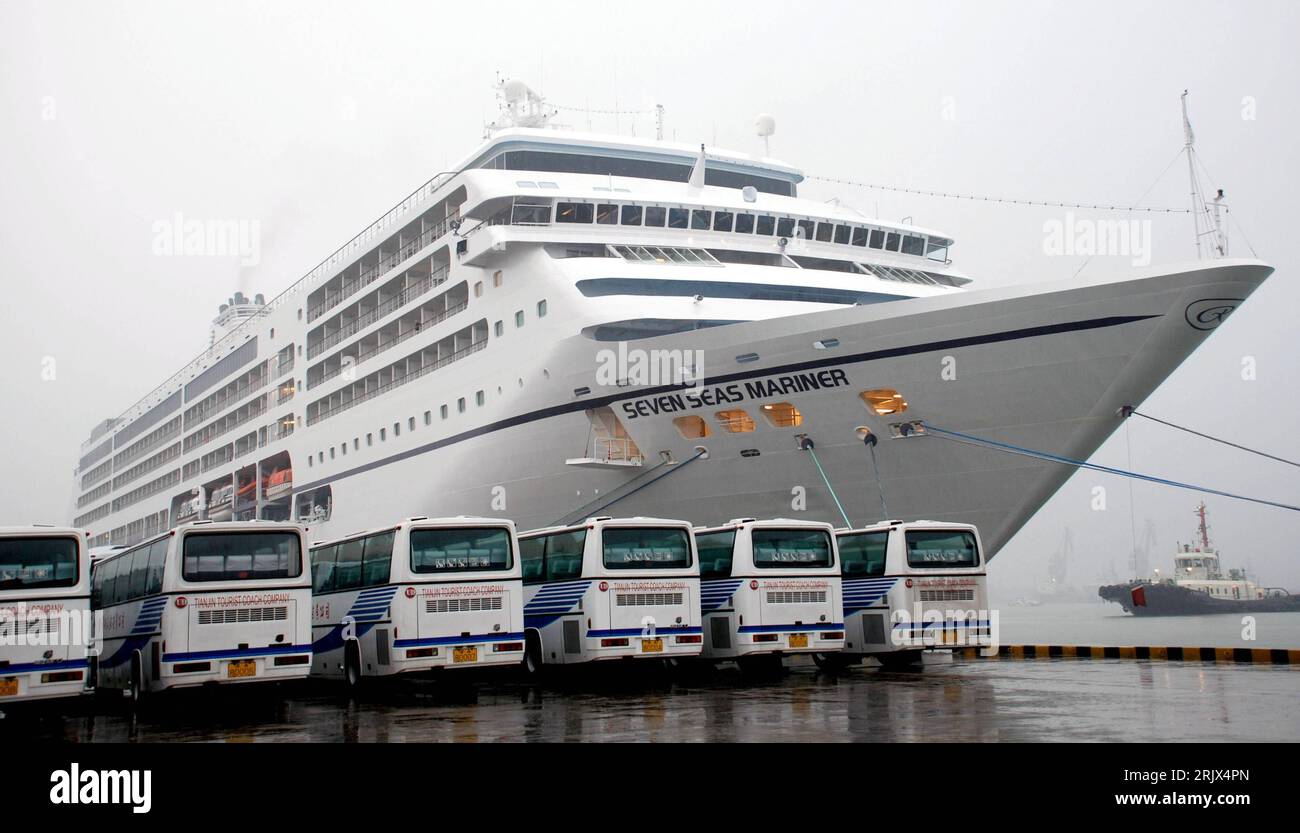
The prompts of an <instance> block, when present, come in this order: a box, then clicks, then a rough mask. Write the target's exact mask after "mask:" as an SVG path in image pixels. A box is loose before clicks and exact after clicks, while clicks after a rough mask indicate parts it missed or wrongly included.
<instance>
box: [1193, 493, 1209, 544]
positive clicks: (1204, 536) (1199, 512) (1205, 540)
mask: <svg viewBox="0 0 1300 833" xmlns="http://www.w3.org/2000/svg"><path fill="white" fill-rule="evenodd" d="M1196 517H1198V518H1199V519H1200V524H1199V525H1198V527H1197V532H1198V533H1199V534H1200V536H1201V550H1202V551H1204V552H1209V551H1210V527H1209V525H1208V524H1207V523H1206V521H1205V501H1201V504H1200V506H1197V507H1196Z"/></svg>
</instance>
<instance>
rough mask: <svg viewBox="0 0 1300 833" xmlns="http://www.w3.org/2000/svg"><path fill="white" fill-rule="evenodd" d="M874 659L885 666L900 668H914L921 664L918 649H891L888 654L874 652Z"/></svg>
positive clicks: (894, 668) (893, 668) (892, 668)
mask: <svg viewBox="0 0 1300 833" xmlns="http://www.w3.org/2000/svg"><path fill="white" fill-rule="evenodd" d="M876 659H877V660H879V661H880V664H881V665H882V666H884V667H885V668H888V669H890V670H891V671H893V670H901V669H904V668H914V667H917V666H919V665H920V664H921V652H920V651H915V650H914V651H893V652H891V653H888V654H876Z"/></svg>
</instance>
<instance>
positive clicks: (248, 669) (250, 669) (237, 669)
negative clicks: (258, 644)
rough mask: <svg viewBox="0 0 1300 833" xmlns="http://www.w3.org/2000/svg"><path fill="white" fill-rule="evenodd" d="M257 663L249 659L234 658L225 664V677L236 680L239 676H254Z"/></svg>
mask: <svg viewBox="0 0 1300 833" xmlns="http://www.w3.org/2000/svg"><path fill="white" fill-rule="evenodd" d="M256 676H257V663H256V662H254V661H253V660H251V659H234V660H231V661H230V663H229V664H228V665H227V666H226V679H229V680H237V679H239V678H241V677H256Z"/></svg>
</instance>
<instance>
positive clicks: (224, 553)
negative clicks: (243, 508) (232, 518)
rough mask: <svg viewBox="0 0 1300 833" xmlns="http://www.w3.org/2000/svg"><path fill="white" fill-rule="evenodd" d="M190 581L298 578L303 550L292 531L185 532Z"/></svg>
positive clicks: (186, 573) (185, 573)
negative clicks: (187, 533) (186, 533)
mask: <svg viewBox="0 0 1300 833" xmlns="http://www.w3.org/2000/svg"><path fill="white" fill-rule="evenodd" d="M181 575H183V576H184V577H185V580H186V581H246V580H248V579H254V580H257V579H277V578H297V577H298V576H300V575H302V551H301V550H300V549H299V546H298V536H297V535H296V534H295V533H292V532H204V533H191V534H189V535H186V536H185V554H184V559H183V562H182V569H181Z"/></svg>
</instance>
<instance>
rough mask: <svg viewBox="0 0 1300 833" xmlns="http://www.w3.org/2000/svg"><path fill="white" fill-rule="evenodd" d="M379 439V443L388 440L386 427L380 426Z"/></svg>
mask: <svg viewBox="0 0 1300 833" xmlns="http://www.w3.org/2000/svg"><path fill="white" fill-rule="evenodd" d="M379 441H380V442H381V443H383V442H388V429H387V428H380V429H379Z"/></svg>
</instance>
